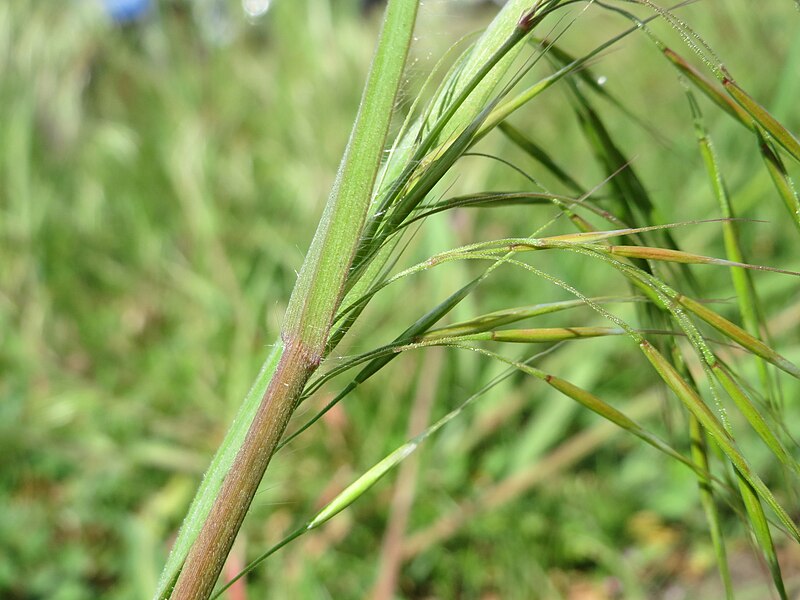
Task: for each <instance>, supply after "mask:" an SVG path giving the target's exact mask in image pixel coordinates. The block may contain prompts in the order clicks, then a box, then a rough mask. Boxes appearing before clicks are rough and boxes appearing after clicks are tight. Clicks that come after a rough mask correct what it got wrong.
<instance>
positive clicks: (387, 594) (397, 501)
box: [370, 348, 443, 600]
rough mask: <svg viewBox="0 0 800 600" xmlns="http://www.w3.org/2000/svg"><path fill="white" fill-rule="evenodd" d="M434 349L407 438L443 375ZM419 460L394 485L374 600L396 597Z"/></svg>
mask: <svg viewBox="0 0 800 600" xmlns="http://www.w3.org/2000/svg"><path fill="white" fill-rule="evenodd" d="M432 350H433V352H431V353H430V354H428V355H426V356H425V363H424V366H423V370H422V373H421V376H420V378H419V384H418V386H419V387H418V388H417V394H416V396H415V397H414V404H413V406H412V407H411V415H410V417H409V422H408V432H407V433H408V438H413V437H415V436H417V435H418V434H420V433H421V432H422V431H423V430H424V429H425V428H426V427H427V425H428V422H429V421H430V414H431V408H432V407H433V402H434V400H435V398H436V384H437V382H438V380H439V374H440V373H441V363H442V352H443V350H442V349H441V348H436V349H432ZM419 461H420V456H419V454H413V455H411V456H410V457H408V458H407V459H406V460H405V461H404V462H403V463H402V465H401V466H400V472H399V474H398V476H397V482H396V483H395V485H394V495H393V496H392V504H391V508H390V511H389V523H388V526H387V528H386V533H385V534H384V536H383V544H382V546H381V557H380V566H379V571H378V576H377V578H376V580H375V585H374V587H373V588H372V593H371V594H370V597H371V598H372V600H392V598H394V591H395V589H396V588H397V580H398V576H399V574H400V568H401V567H402V566H403V538H404V536H405V532H406V528H407V527H408V517H409V515H410V514H411V507H412V506H413V504H414V496H415V495H416V488H417V473H418V472H419Z"/></svg>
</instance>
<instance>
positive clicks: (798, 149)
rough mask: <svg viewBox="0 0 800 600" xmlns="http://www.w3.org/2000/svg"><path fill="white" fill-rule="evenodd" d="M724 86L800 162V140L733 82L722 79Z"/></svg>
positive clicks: (726, 78) (725, 78)
mask: <svg viewBox="0 0 800 600" xmlns="http://www.w3.org/2000/svg"><path fill="white" fill-rule="evenodd" d="M722 85H723V86H724V87H725V89H726V90H727V91H728V93H729V94H730V95H731V96H732V97H733V99H734V100H736V102H737V103H739V105H740V106H741V107H742V108H744V109H745V110H746V111H747V112H748V113H749V114H750V116H751V117H753V120H755V122H756V123H758V124H759V125H760V126H761V127H763V128H764V129H765V130H766V131H767V133H769V135H770V137H771V138H772V139H773V140H775V141H776V142H777V143H778V144H780V145H781V146H783V149H784V150H786V152H788V153H789V155H790V156H792V158H794V159H795V160H796V161H797V162H800V140H798V139H797V138H796V137H795V136H794V135H793V134H792V133H791V132H790V131H789V130H788V129H786V127H784V126H783V125H781V123H780V122H779V121H778V120H777V119H776V118H775V117H773V116H772V115H771V114H770V113H769V111H767V109H766V108H764V107H763V106H761V105H760V104H759V103H758V102H756V101H755V100H754V99H753V98H752V97H751V96H750V95H749V94H748V93H747V92H745V91H744V90H743V89H742V88H740V87H739V86H738V85H737V84H736V83H735V82H734V81H733V80H731V79H729V78H728V77H727V76H726V77H724V78H723V79H722Z"/></svg>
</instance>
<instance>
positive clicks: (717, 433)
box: [640, 342, 800, 542]
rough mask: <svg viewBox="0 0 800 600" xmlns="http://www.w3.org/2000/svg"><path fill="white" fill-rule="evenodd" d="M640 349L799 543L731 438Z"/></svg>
mask: <svg viewBox="0 0 800 600" xmlns="http://www.w3.org/2000/svg"><path fill="white" fill-rule="evenodd" d="M640 347H641V350H642V352H643V353H644V355H645V356H646V357H647V359H648V360H649V361H650V363H651V364H652V365H653V367H654V368H655V369H656V371H657V372H658V374H659V375H660V376H661V378H662V379H663V380H664V382H665V383H666V384H667V386H669V388H670V389H671V390H672V391H673V392H674V393H675V395H676V396H677V397H678V399H679V400H680V401H681V402H682V403H683V404H684V406H686V408H687V409H688V410H689V412H691V413H692V415H694V417H695V418H696V419H697V420H698V421H699V422H700V424H701V425H702V426H703V428H704V429H705V430H706V431H708V433H709V435H711V437H712V438H713V439H714V441H715V442H716V443H717V445H718V446H719V447H720V449H721V450H722V451H723V452H724V453H725V455H726V456H727V457H728V459H729V460H730V461H731V463H732V464H733V466H734V467H735V468H736V469H737V471H739V473H741V475H742V477H744V478H745V479H746V480H747V482H748V483H749V484H750V485H751V486H752V487H753V489H754V490H755V492H756V493H757V494H758V496H759V497H760V498H762V499H763V500H764V501H765V502H766V503H767V504H768V505H769V506H770V508H772V510H773V511H774V512H775V514H776V515H777V517H778V520H779V521H780V522H781V523H782V524H783V526H784V527H785V528H786V531H787V532H788V534H789V535H790V536H791V537H792V538H794V540H795V541H797V542H800V529H798V527H797V525H796V524H795V522H794V521H793V520H792V518H791V517H790V516H789V514H788V513H787V512H786V510H785V509H784V508H783V507H782V506H781V505H780V504H779V503H778V501H777V500H776V499H775V496H774V495H773V494H772V492H771V491H770V489H769V488H768V487H767V486H766V484H764V482H763V481H762V480H761V478H760V477H759V476H758V475H757V474H756V473H755V472H754V471H753V470H752V468H751V467H750V465H749V463H748V462H747V460H746V459H745V458H744V456H743V455H742V454H741V452H740V451H739V449H738V448H737V446H736V444H735V442H734V440H733V438H731V436H730V435H729V434H728V433H727V432H726V431H725V429H724V428H723V426H722V424H720V422H719V421H718V420H717V418H716V417H715V416H714V415H713V413H712V412H711V411H710V410H709V408H708V407H707V406H706V404H705V403H704V402H703V400H702V399H701V398H700V397H699V396H698V395H697V393H696V392H695V391H694V389H693V388H692V387H691V386H690V385H689V384H687V383H686V381H684V379H683V378H682V377H681V376H680V374H679V373H678V372H677V371H676V370H675V368H674V367H673V366H672V365H671V364H670V363H669V361H668V360H667V359H666V358H664V356H663V355H662V354H661V353H660V352H658V351H657V350H656V349H655V348H654V347H653V346H652V345H651V344H649V343H647V342H643V343H642V344H640Z"/></svg>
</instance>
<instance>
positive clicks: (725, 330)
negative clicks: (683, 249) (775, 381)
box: [675, 295, 800, 379]
mask: <svg viewBox="0 0 800 600" xmlns="http://www.w3.org/2000/svg"><path fill="white" fill-rule="evenodd" d="M675 300H676V302H678V303H680V305H681V306H683V307H684V308H685V309H687V310H688V311H690V312H691V313H693V314H695V315H697V316H698V317H700V318H701V319H702V320H703V321H705V322H706V323H708V324H709V325H711V326H712V327H714V328H715V329H716V330H717V331H719V332H720V333H722V334H724V335H725V336H726V337H728V338H730V339H732V340H734V341H735V342H736V343H737V344H739V345H741V346H742V347H743V348H746V349H747V350H749V351H750V352H752V353H753V354H755V355H756V356H760V357H761V358H763V359H764V360H766V361H768V362H770V363H772V364H773V365H775V366H776V367H778V368H779V369H781V370H782V371H785V372H786V373H789V374H790V375H792V376H794V377H796V378H798V379H800V368H798V367H797V365H795V364H794V363H792V362H791V361H790V360H788V359H787V358H784V357H783V356H781V355H780V354H778V353H777V352H775V351H774V350H773V349H772V348H770V347H769V346H768V345H767V344H765V343H764V342H762V341H761V340H759V339H758V338H755V337H753V336H752V335H750V334H749V333H748V332H747V331H745V330H744V329H742V328H741V327H739V326H738V325H736V324H735V323H732V322H731V321H729V320H728V319H726V318H725V317H723V316H721V315H719V314H718V313H716V312H714V311H713V310H711V309H709V308H708V307H707V306H704V305H703V304H701V303H700V302H697V301H696V300H693V299H692V298H689V297H687V296H683V295H678V296H677V297H676V298H675Z"/></svg>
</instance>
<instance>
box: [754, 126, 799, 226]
mask: <svg viewBox="0 0 800 600" xmlns="http://www.w3.org/2000/svg"><path fill="white" fill-rule="evenodd" d="M756 136H757V138H758V147H759V150H760V151H761V156H762V157H763V158H764V164H765V165H766V167H767V172H768V173H769V176H770V177H771V178H772V183H773V184H774V185H775V189H776V190H777V191H778V195H779V196H780V197H781V200H783V203H784V204H785V205H786V209H787V210H788V211H789V214H790V215H791V218H792V223H794V226H795V227H796V228H797V230H798V231H800V197H798V195H797V190H796V189H795V186H794V182H793V181H792V179H791V177H789V173H788V172H787V171H786V165H784V164H783V160H781V157H780V155H779V154H778V152H777V151H776V150H775V147H774V146H773V145H772V142H770V141H769V140H767V139H766V138H764V136H763V135H761V132H760V131H756Z"/></svg>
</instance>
